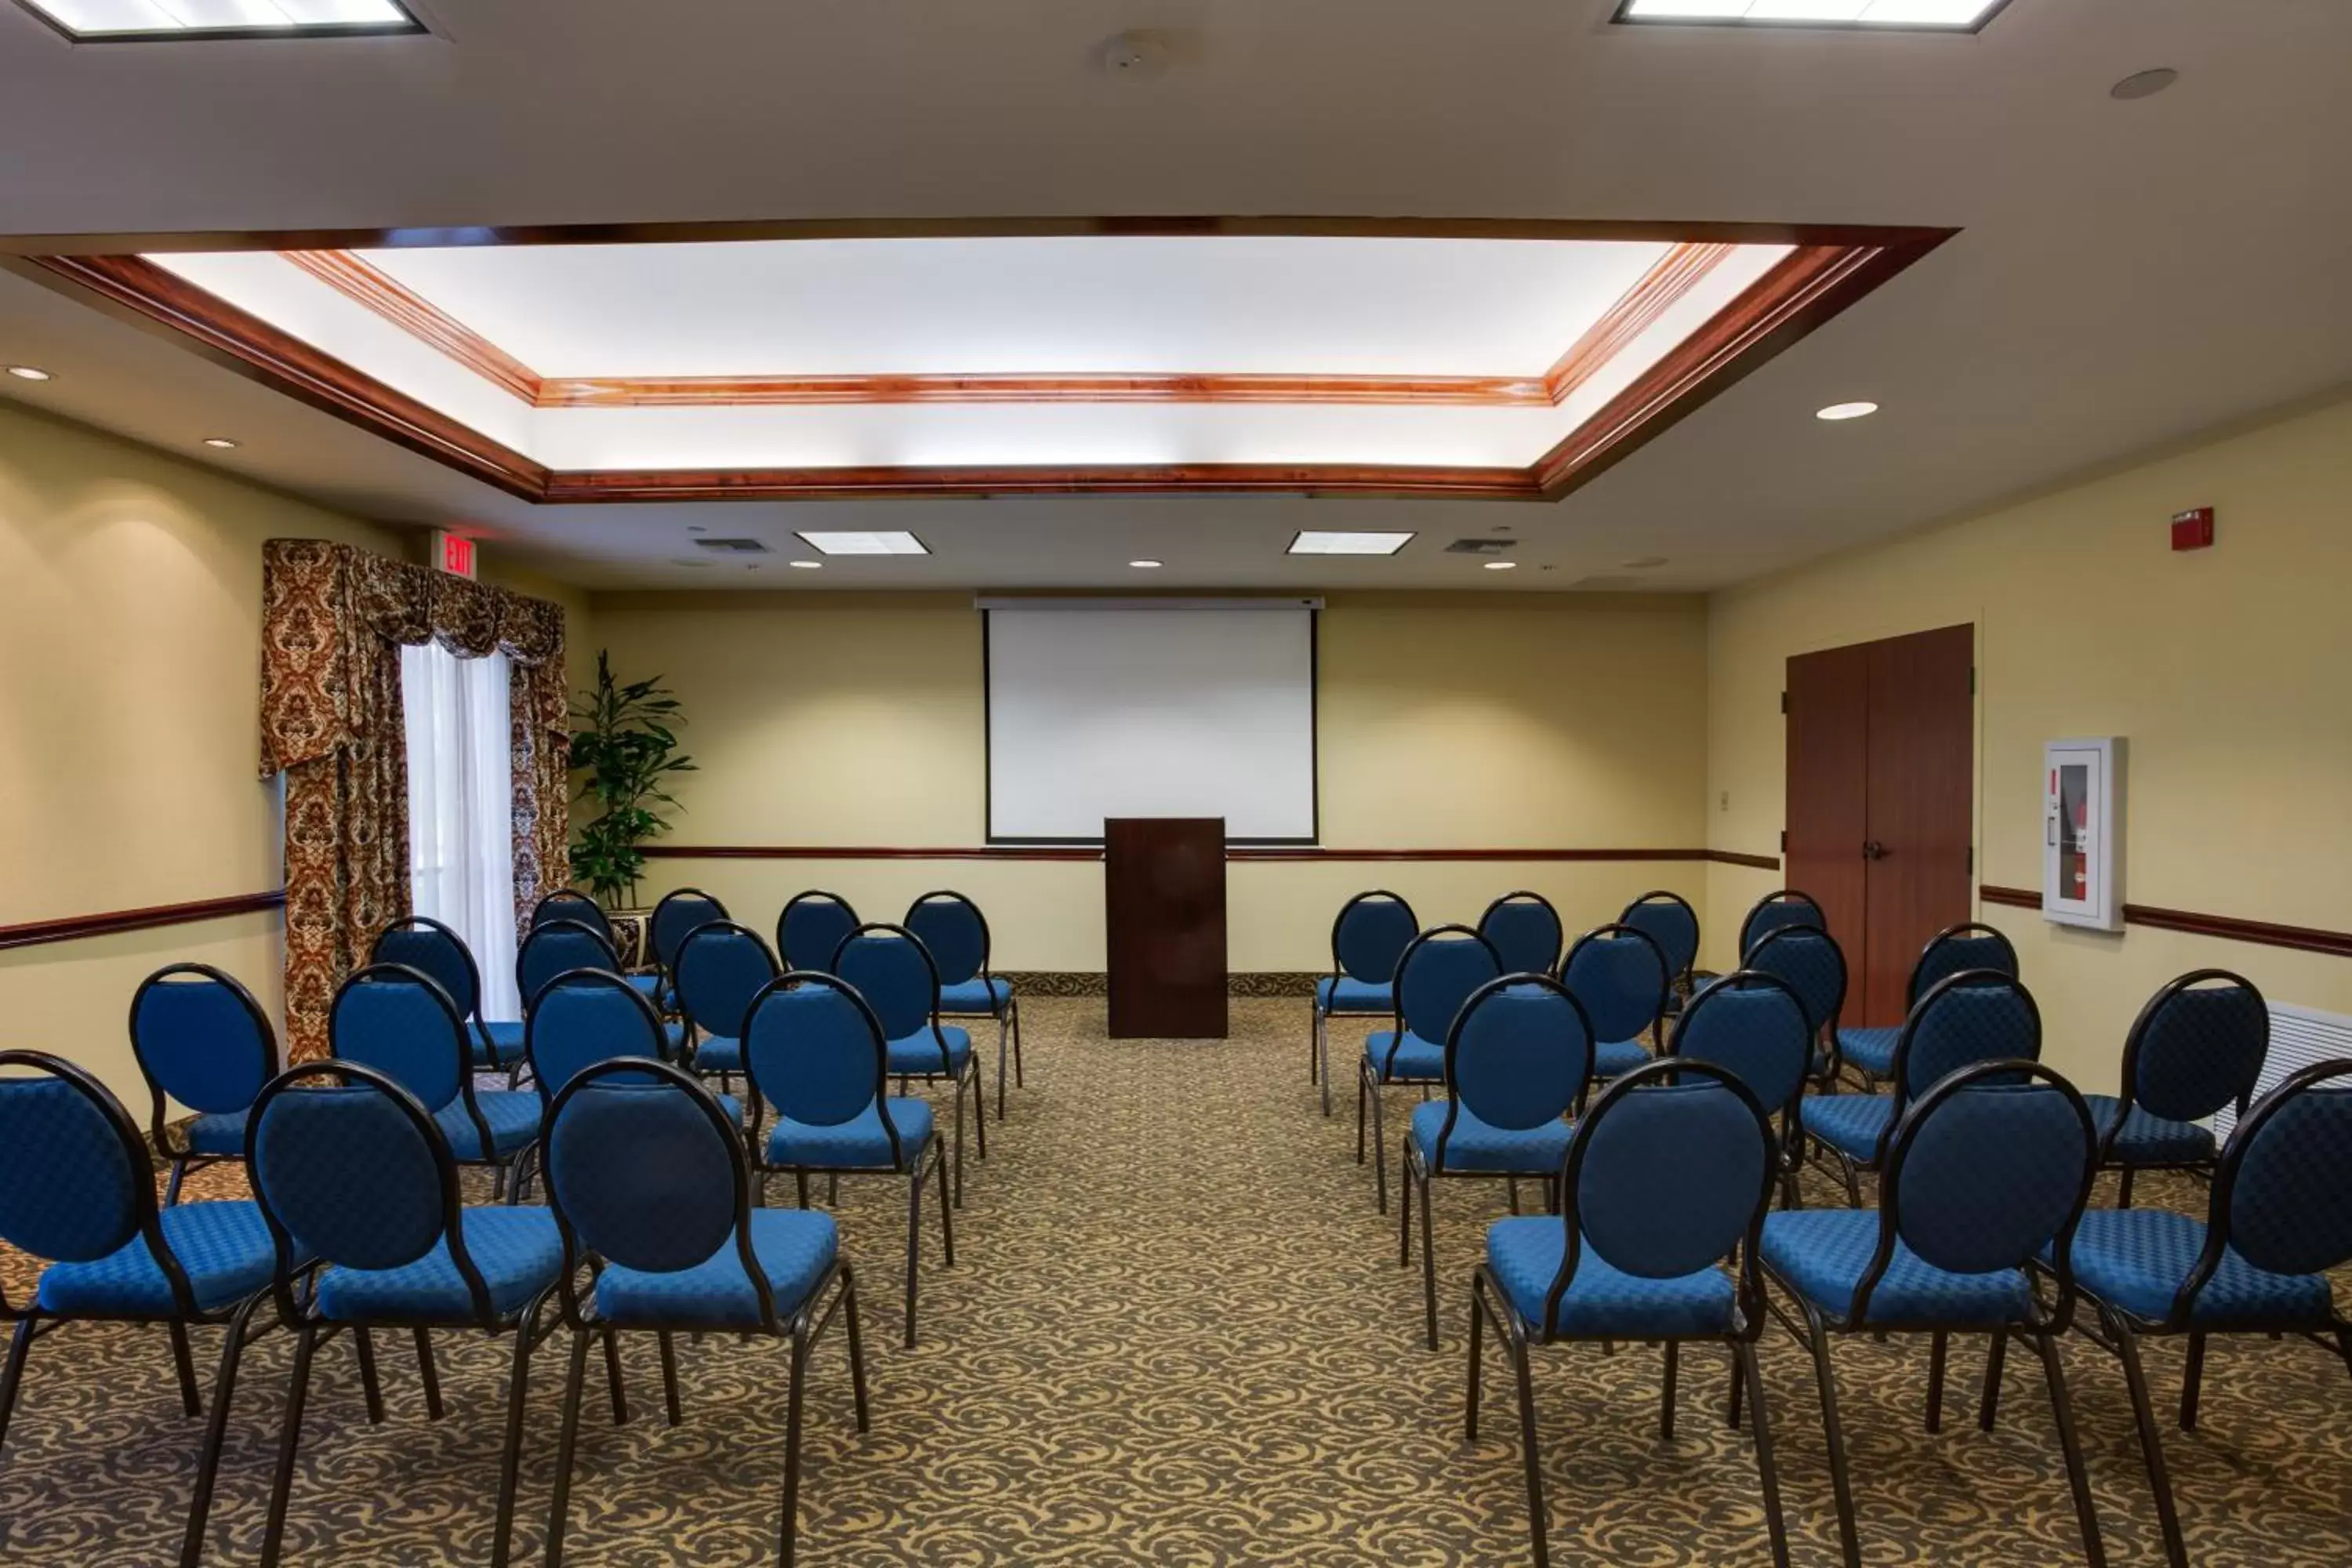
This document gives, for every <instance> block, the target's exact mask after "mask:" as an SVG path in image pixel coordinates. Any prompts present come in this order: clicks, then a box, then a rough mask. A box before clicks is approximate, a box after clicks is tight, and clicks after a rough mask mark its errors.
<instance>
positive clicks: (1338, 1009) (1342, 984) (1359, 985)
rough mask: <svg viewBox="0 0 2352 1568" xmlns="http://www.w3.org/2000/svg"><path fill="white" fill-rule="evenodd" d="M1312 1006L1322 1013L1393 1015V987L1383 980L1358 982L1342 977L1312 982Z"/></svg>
mask: <svg viewBox="0 0 2352 1568" xmlns="http://www.w3.org/2000/svg"><path fill="white" fill-rule="evenodd" d="M1315 1005H1316V1007H1317V1008H1318V1010H1319V1011H1321V1012H1324V1013H1331V1014H1349V1013H1394V1012H1395V1011H1396V988H1395V987H1394V986H1392V985H1391V984H1389V983H1388V982H1387V981H1385V980H1357V979H1355V978H1353V977H1351V976H1349V975H1345V974H1342V975H1340V976H1339V978H1338V979H1337V980H1334V979H1332V978H1331V976H1329V975H1328V974H1327V975H1325V976H1324V977H1323V978H1322V979H1320V980H1318V981H1317V982H1316V983H1315Z"/></svg>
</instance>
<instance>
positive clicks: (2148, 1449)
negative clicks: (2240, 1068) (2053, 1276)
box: [2071, 993, 2352, 1568]
mask: <svg viewBox="0 0 2352 1568" xmlns="http://www.w3.org/2000/svg"><path fill="white" fill-rule="evenodd" d="M2159 995H2161V993H2159ZM2071 1258H2072V1262H2073V1266H2074V1279H2075V1282H2076V1284H2077V1285H2079V1286H2080V1287H2081V1289H2082V1290H2083V1292H2084V1297H2085V1298H2086V1299H2087V1300H2089V1301H2090V1303H2091V1305H2092V1307H2093V1309H2094V1310H2095V1316H2096V1320H2097V1321H2096V1326H2095V1327H2094V1325H2093V1324H2092V1322H2091V1321H2088V1320H2087V1319H2084V1320H2078V1321H2077V1324H2076V1326H2077V1327H2079V1328H2080V1329H2081V1330H2082V1331H2083V1332H2084V1334H2085V1335H2086V1336H2088V1337H2089V1338H2090V1339H2091V1340H2092V1341H2093V1342H2095V1343H2097V1344H2098V1345H2100V1346H2101V1347H2102V1348H2104V1349H2105V1350H2107V1351H2108V1352H2111V1353H2113V1354H2114V1355H2115V1356H2116V1358H2117V1359H2118V1360H2120V1361H2121V1362H2122V1363H2123V1367H2124V1380H2125V1382H2126V1384H2129V1385H2130V1389H2131V1400H2132V1411H2133V1414H2134V1415H2135V1416H2136V1417H2137V1420H2138V1424H2139V1441H2140V1451H2141V1454H2142V1456H2143V1457H2144V1458H2145V1459H2146V1460H2147V1476H2148V1481H2149V1484H2150V1486H2151V1487H2152V1488H2153V1489H2154V1490H2155V1492H2156V1508H2157V1515H2158V1519H2159V1520H2160V1521H2162V1524H2163V1527H2164V1546H2165V1552H2166V1555H2167V1556H2168V1558H2169V1559H2170V1561H2171V1563H2172V1564H2173V1568H2188V1563H2189V1554H2188V1551H2187V1549H2186V1548H2185V1547H2184V1545H2183V1544H2182V1542H2181V1537H2180V1519H2179V1511H2178V1510H2177V1509H2176V1508H2175V1506H2174V1504H2173V1499H2172V1482H2171V1479H2170V1478H2169V1477H2168V1476H2167V1474H2166V1473H2165V1467H2164V1445H2163V1441H2162V1438H2161V1436H2160V1434H2159V1433H2158V1427H2157V1422H2156V1414H2155V1411H2154V1409H2153V1407H2152V1406H2151V1405H2150V1404H2149V1401H2148V1393H2147V1373H2145V1372H2144V1371H2142V1369H2141V1366H2140V1359H2139V1342H2140V1341H2141V1340H2143V1339H2146V1338H2147V1337H2149V1336H2151V1335H2158V1334H2164V1335H2171V1334H2186V1335H2187V1336H2188V1337H2189V1355H2188V1366H2187V1370H2186V1372H2185V1373H2184V1375H2183V1378H2182V1381H2181V1386H2180V1426H2181V1429H2182V1430H2184V1431H2191V1430H2194V1429H2195V1427H2196V1426H2197V1395H2198V1387H2199V1384H2200V1380H2201V1378H2202V1375H2203V1373H2204V1367H2205V1341H2206V1338H2207V1336H2209V1335H2211V1334H2267V1335H2269V1336H2271V1337H2272V1338H2274V1339H2275V1338H2282V1337H2286V1336H2294V1337H2296V1338H2301V1339H2308V1340H2310V1341H2312V1342H2314V1343H2315V1344H2317V1345H2318V1346H2319V1347H2320V1348H2321V1349H2322V1350H2325V1351H2327V1352H2330V1353H2332V1354H2335V1355H2337V1356H2339V1357H2341V1358H2343V1360H2344V1361H2345V1363H2346V1364H2347V1366H2352V1319H2347V1318H2346V1316H2345V1315H2344V1314H2343V1313H2341V1312H2338V1311H2337V1310H2336V1305H2335V1300H2334V1297H2333V1294H2332V1292H2331V1290H2330V1288H2329V1283H2328V1279H2327V1271H2328V1270H2330V1269H2334V1268H2342V1267H2343V1266H2344V1265H2345V1264H2346V1263H2347V1262H2352V1060H2347V1059H2343V1058H2337V1059H2336V1060H2332V1061H2323V1062H2317V1063H2315V1064H2314V1065H2312V1066H2310V1067H2307V1068H2303V1069H2302V1070H2301V1071H2299V1072H2296V1073H2294V1074H2292V1075H2290V1076H2289V1077H2288V1078H2287V1079H2284V1081H2283V1082H2281V1083H2280V1084H2279V1085H2278V1087H2277V1088H2275V1089H2273V1090H2271V1092H2270V1093H2268V1094H2266V1095H2264V1096H2263V1099H2262V1100H2261V1102H2260V1103H2258V1104H2257V1105H2255V1106H2254V1108H2253V1109H2252V1110H2251V1111H2249V1112H2247V1113H2245V1114H2244V1115H2242V1116H2241V1117H2240V1118H2239V1121H2238V1125H2237V1127H2236V1129H2235V1130H2234V1131H2231V1134H2230V1142H2229V1145H2228V1147H2227V1148H2225V1149H2223V1150H2222V1151H2221V1159H2220V1163H2219V1164H2218V1166H2217V1168H2216V1169H2215V1172H2214V1176H2213V1184H2212V1190H2211V1192H2210V1195H2209V1197H2208V1200H2207V1205H2206V1216H2205V1219H2204V1221H2203V1222H2202V1223H2201V1224H2200V1222H2199V1221H2197V1220H2195V1219H2192V1218H2190V1217H2189V1215H2180V1214H2174V1213H2171V1212H2169V1211H2168V1210H2163V1209H2092V1210H2089V1211H2088V1212H2086V1213H2085V1214H2084V1215H2083V1222H2082V1225H2081V1226H2080V1227H2079V1228H2077V1229H2076V1230H2075V1232H2074V1247H2073V1251H2072V1255H2071Z"/></svg>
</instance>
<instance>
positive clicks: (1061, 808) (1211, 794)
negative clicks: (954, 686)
mask: <svg viewBox="0 0 2352 1568" xmlns="http://www.w3.org/2000/svg"><path fill="white" fill-rule="evenodd" d="M985 613H986V615H987V616H988V636H987V643H988V836H989V837H990V839H991V840H992V841H1017V842H1031V843H1034V842H1037V841H1040V840H1057V841H1065V842H1067V841H1074V840H1075V841H1080V842H1087V843H1099V842H1100V841H1101V839H1102V833H1103V819H1104V818H1105V817H1109V816H1222V817H1223V818H1224V819H1225V836H1226V837H1228V838H1230V839H1234V840H1240V841H1257V842H1268V841H1274V842H1295V843H1312V842H1314V840H1315V836H1316V823H1315V612H1314V610H1313V609H1312V608H1309V607H1307V606H1305V605H1300V604H1298V603H1297V601H1282V602H1280V603H1279V605H1269V606H1268V607H1265V608H1241V607H1230V608H1227V607H1214V608H1212V607H1165V608H1160V607H1150V608H1147V607H1143V606H1142V605H1119V606H1115V607H1113V606H1103V607H1094V606H1089V607H1085V608H1080V607H1076V606H1072V607H1058V606H1055V605H1054V604H1053V602H1052V601H1050V600H1049V601H1043V602H1041V603H1039V604H1038V605H1037V606H1036V607H1034V608H1031V607H1028V606H1013V607H1008V606H1006V605H1003V604H1002V603H998V604H992V605H988V606H987V607H986V612H985Z"/></svg>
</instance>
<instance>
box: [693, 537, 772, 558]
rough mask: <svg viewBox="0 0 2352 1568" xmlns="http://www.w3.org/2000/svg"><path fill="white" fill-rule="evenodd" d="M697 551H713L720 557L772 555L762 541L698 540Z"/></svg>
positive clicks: (695, 544) (695, 543)
mask: <svg viewBox="0 0 2352 1568" xmlns="http://www.w3.org/2000/svg"><path fill="white" fill-rule="evenodd" d="M694 547H695V548H696V549H698V550H715V551H717V552H719V553H720V554H721V555H766V554H770V553H772V552H771V551H770V550H769V548H768V546H767V543H766V542H764V541H761V540H757V539H698V540H696V541H695V542H694Z"/></svg>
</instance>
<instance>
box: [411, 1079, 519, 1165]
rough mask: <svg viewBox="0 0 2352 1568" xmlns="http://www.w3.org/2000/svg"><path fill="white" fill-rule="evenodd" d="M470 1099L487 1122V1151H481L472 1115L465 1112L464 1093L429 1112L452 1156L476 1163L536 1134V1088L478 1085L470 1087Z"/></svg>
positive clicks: (501, 1154) (498, 1156) (500, 1154)
mask: <svg viewBox="0 0 2352 1568" xmlns="http://www.w3.org/2000/svg"><path fill="white" fill-rule="evenodd" d="M474 1103H475V1104H476V1105H478V1106H480V1107H481V1109H482V1120H483V1121H487V1122H488V1123H489V1126H490V1152H489V1153H488V1154H487V1155H485V1154H484V1153H483V1152H482V1135H481V1133H480V1132H479V1131H476V1129H475V1127H474V1119H473V1118H472V1117H471V1116H468V1115H467V1113H466V1097H465V1096H464V1095H462V1094H461V1095H459V1096H458V1097H457V1099H455V1100H451V1101H450V1102H449V1103H448V1104H446V1105H445V1106H443V1107H442V1108H441V1109H440V1110H436V1111H435V1112H434V1113H433V1120H434V1121H437V1122H439V1123H440V1124H441V1135H442V1136H443V1137H445V1138H446V1139H448V1140H449V1152H450V1154H451V1156H452V1157H453V1158H456V1159H457V1160H460V1161H470V1162H476V1163H478V1162H481V1161H483V1160H503V1159H505V1158H506V1157H507V1156H508V1155H509V1154H511V1153H513V1152H515V1151H516V1150H518V1149H520V1148H521V1147H522V1146H523V1145H524V1144H526V1143H528V1142H530V1141H531V1140H532V1139H534V1138H536V1137H538V1136H539V1112H540V1103H539V1095H538V1093H537V1091H535V1090H532V1089H476V1090H475V1091H474Z"/></svg>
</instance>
